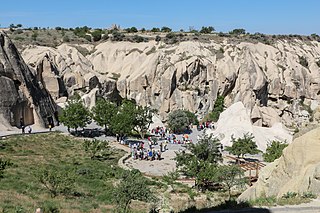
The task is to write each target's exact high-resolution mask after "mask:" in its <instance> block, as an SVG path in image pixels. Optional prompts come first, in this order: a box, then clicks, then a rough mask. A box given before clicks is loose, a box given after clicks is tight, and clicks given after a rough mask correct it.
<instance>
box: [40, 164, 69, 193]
mask: <svg viewBox="0 0 320 213" xmlns="http://www.w3.org/2000/svg"><path fill="white" fill-rule="evenodd" d="M36 176H37V179H38V181H39V182H40V183H41V184H42V185H43V186H44V187H45V188H46V189H47V190H48V191H49V193H50V195H51V197H56V196H57V195H59V194H61V195H70V194H71V193H72V190H73V188H74V181H75V179H74V176H73V174H72V172H71V171H64V170H60V169H58V168H56V167H53V166H50V167H47V168H42V169H40V170H39V171H38V173H37V174H36Z"/></svg>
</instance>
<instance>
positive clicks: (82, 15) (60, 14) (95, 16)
mask: <svg viewBox="0 0 320 213" xmlns="http://www.w3.org/2000/svg"><path fill="white" fill-rule="evenodd" d="M319 9H320V0H157V1H155V0H85V1H84V0H51V1H43V0H5V1H3V2H1V7H0V27H7V26H9V25H10V24H22V25H23V26H24V27H50V28H51V27H57V26H60V27H65V28H70V27H77V26H85V25H86V26H89V27H92V28H109V27H110V26H111V25H112V24H118V25H120V26H121V28H127V27H132V26H135V27H137V28H138V29H140V28H142V27H144V28H146V29H151V28H152V27H159V28H161V27H162V26H168V27H170V28H172V29H173V30H175V31H179V30H180V29H184V30H186V31H187V30H189V28H190V27H193V28H195V29H201V27H202V26H213V27H214V28H215V30H216V31H217V32H229V31H231V30H233V29H236V28H243V29H245V30H246V31H247V32H250V33H256V32H260V33H265V34H303V35H310V34H312V33H317V34H318V35H319V34H320V10H319Z"/></svg>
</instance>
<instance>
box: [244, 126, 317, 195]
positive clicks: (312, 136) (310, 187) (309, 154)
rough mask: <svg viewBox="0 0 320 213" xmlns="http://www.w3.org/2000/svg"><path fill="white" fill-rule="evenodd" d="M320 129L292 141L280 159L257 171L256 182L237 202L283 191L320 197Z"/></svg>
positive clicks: (279, 193) (282, 192)
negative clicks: (257, 177) (306, 193)
mask: <svg viewBox="0 0 320 213" xmlns="http://www.w3.org/2000/svg"><path fill="white" fill-rule="evenodd" d="M319 138H320V128H317V129H314V130H312V131H310V132H308V133H306V134H304V135H303V136H301V137H299V138H297V139H295V140H294V141H293V142H292V143H291V144H290V145H289V146H288V147H287V148H285V149H284V151H283V154H282V156H281V157H280V158H279V159H277V160H276V161H274V162H273V163H271V164H269V165H267V166H266V167H264V168H263V169H262V170H261V171H260V175H259V179H258V181H257V183H255V184H254V185H253V186H252V187H250V188H248V189H247V190H246V191H245V192H243V193H242V194H241V196H240V197H239V200H250V199H256V198H258V197H262V196H267V197H270V196H276V197H281V196H282V195H283V194H285V193H286V192H297V193H301V194H302V193H303V192H312V193H314V194H317V195H319V194H320V155H319V150H320V141H319Z"/></svg>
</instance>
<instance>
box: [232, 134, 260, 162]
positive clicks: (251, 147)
mask: <svg viewBox="0 0 320 213" xmlns="http://www.w3.org/2000/svg"><path fill="white" fill-rule="evenodd" d="M226 150H227V151H228V152H229V153H231V154H233V155H237V156H238V157H240V156H242V157H243V156H244V155H245V154H251V155H254V154H258V153H259V152H261V151H260V150H259V149H258V146H257V144H256V142H255V141H254V137H253V135H252V134H249V133H246V134H244V135H243V138H237V139H235V138H234V137H232V146H231V147H226Z"/></svg>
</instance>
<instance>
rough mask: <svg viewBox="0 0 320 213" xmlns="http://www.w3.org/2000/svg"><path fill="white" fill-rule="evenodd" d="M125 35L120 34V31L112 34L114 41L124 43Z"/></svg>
mask: <svg viewBox="0 0 320 213" xmlns="http://www.w3.org/2000/svg"><path fill="white" fill-rule="evenodd" d="M124 37H125V35H124V34H123V33H119V32H118V31H115V32H113V33H112V39H111V40H112V41H123V39H124Z"/></svg>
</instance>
